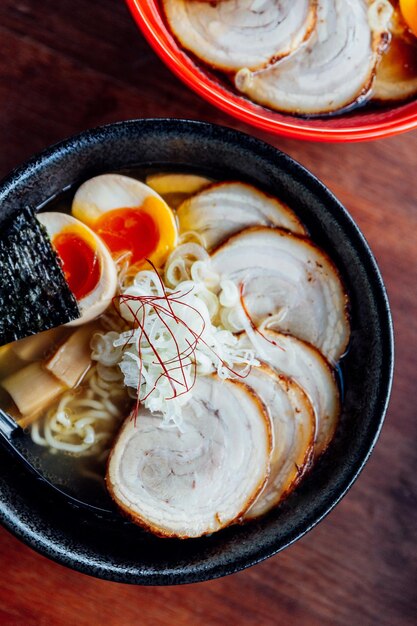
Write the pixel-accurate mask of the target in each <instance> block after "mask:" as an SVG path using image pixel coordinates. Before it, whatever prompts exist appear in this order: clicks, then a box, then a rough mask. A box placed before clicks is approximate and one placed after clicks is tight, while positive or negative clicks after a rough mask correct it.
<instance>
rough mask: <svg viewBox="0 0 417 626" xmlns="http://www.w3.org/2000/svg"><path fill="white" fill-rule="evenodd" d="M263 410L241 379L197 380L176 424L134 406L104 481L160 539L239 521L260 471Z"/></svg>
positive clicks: (268, 442) (262, 476)
mask: <svg viewBox="0 0 417 626" xmlns="http://www.w3.org/2000/svg"><path fill="white" fill-rule="evenodd" d="M271 450H272V433H271V422H270V417H269V414H268V413H267V411H266V409H265V407H264V405H263V404H262V402H261V401H260V399H259V397H258V396H257V395H256V394H255V393H254V392H253V391H252V390H251V389H250V388H249V387H248V386H247V385H245V384H244V383H242V382H240V381H235V380H230V379H229V380H225V381H221V380H220V379H219V378H217V377H216V376H207V377H199V378H197V379H196V383H195V385H194V387H193V394H192V397H191V400H190V401H189V402H188V403H187V404H186V406H184V408H183V422H182V425H181V429H178V428H166V427H163V426H162V419H161V418H160V417H159V416H155V415H151V414H150V413H148V412H146V411H145V410H141V411H140V412H139V415H138V416H137V419H136V424H135V421H134V420H132V419H128V420H127V421H126V422H125V424H124V425H123V427H122V430H121V432H120V434H119V436H118V439H117V441H116V444H115V446H114V448H113V450H112V452H111V455H110V460H109V464H108V471H107V477H106V482H107V486H108V489H109V491H110V494H111V496H112V497H113V499H114V500H115V502H116V503H117V504H118V506H119V507H120V508H121V509H122V511H123V512H124V513H126V514H127V515H128V516H129V517H130V518H131V519H132V520H133V521H134V522H136V523H138V524H140V525H141V526H144V527H145V528H147V529H149V530H151V531H152V532H154V533H156V534H158V535H161V536H170V537H178V538H187V537H200V536H201V535H205V534H208V533H212V532H214V531H216V530H219V529H220V528H223V527H224V526H227V525H229V524H231V523H232V522H233V521H235V520H237V519H239V518H240V517H241V516H242V515H243V514H244V513H245V512H246V510H247V509H248V508H249V506H250V505H251V504H252V502H253V501H254V500H255V498H256V497H257V495H258V494H259V492H260V490H261V489H262V487H263V485H264V483H265V481H266V479H267V477H268V474H269V464H270V456H271Z"/></svg>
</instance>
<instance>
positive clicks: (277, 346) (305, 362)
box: [241, 330, 340, 459]
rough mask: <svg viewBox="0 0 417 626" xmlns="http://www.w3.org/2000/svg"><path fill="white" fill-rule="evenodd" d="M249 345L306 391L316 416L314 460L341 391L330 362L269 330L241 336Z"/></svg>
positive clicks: (330, 429) (329, 434)
mask: <svg viewBox="0 0 417 626" xmlns="http://www.w3.org/2000/svg"><path fill="white" fill-rule="evenodd" d="M241 341H242V345H252V346H253V347H254V348H255V350H256V353H257V356H258V358H260V359H262V360H263V361H265V362H266V363H269V365H270V366H271V367H273V368H274V369H275V370H276V371H277V372H279V373H280V374H284V375H285V376H289V377H291V378H293V379H294V380H295V381H296V382H297V383H298V384H299V385H300V387H301V388H302V389H303V390H304V391H305V392H306V394H307V396H308V398H309V400H310V402H311V404H312V406H313V408H314V411H315V416H316V434H315V441H314V459H317V458H318V457H319V456H320V455H321V454H322V453H323V452H324V451H325V450H326V448H327V446H328V445H329V443H330V441H331V440H332V439H333V435H334V433H335V431H336V427H337V423H338V419H339V415H340V394H339V389H338V386H337V383H336V379H335V376H334V371H333V369H332V367H331V365H330V363H329V362H328V361H327V360H326V359H325V358H324V356H323V355H322V354H321V353H320V352H319V351H318V350H317V349H316V348H314V347H313V346H312V345H311V344H309V343H307V342H305V341H302V340H301V339H297V338H296V337H293V336H292V335H285V334H283V333H278V332H275V331H272V330H265V331H263V332H262V334H260V333H259V332H257V331H254V330H250V331H249V333H248V334H247V335H243V336H242V338H241Z"/></svg>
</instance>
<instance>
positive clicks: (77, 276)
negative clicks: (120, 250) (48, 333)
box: [37, 212, 117, 326]
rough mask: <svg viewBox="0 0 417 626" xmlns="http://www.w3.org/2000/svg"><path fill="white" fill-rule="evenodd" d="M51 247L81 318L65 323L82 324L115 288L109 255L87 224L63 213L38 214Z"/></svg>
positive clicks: (107, 302) (107, 301) (99, 310)
mask: <svg viewBox="0 0 417 626" xmlns="http://www.w3.org/2000/svg"><path fill="white" fill-rule="evenodd" d="M37 218H38V220H39V221H40V223H41V224H43V226H44V227H45V229H46V231H47V233H48V235H49V238H50V240H51V243H52V246H53V248H54V249H55V251H56V253H57V255H58V257H59V258H60V259H61V263H62V269H63V272H64V275H65V278H66V281H67V283H68V286H69V288H70V289H71V291H72V293H73V294H74V296H75V297H76V299H77V302H78V306H79V309H80V313H81V317H80V318H78V319H76V320H74V321H73V322H70V323H69V324H68V326H77V325H78V324H84V323H85V322H89V321H90V320H92V319H94V318H96V317H98V316H99V315H101V314H102V313H103V312H104V311H105V310H106V309H107V307H108V306H109V305H110V303H111V301H112V298H113V297H114V295H115V293H116V288H117V270H116V265H115V263H114V261H113V258H112V256H111V254H110V252H109V250H108V249H107V247H106V246H105V244H104V243H103V242H102V241H101V240H100V238H99V237H98V236H97V235H96V234H95V233H94V232H93V231H92V230H91V229H90V228H88V226H86V225H85V224H83V223H82V222H80V221H79V220H77V219H75V218H74V217H72V216H71V215H66V214H65V213H54V212H51V213H38V215H37Z"/></svg>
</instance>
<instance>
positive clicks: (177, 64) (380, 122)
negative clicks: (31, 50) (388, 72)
mask: <svg viewBox="0 0 417 626" xmlns="http://www.w3.org/2000/svg"><path fill="white" fill-rule="evenodd" d="M126 2H127V5H128V6H129V8H130V11H131V13H132V15H133V17H134V18H135V20H136V22H137V24H138V26H139V28H140V29H141V30H142V32H143V34H144V35H145V37H146V38H147V40H148V41H149V43H150V44H151V45H152V47H153V48H154V50H155V51H156V52H157V54H158V55H159V56H160V57H161V59H162V60H163V61H164V62H165V63H166V64H167V65H168V67H170V69H171V70H172V71H173V72H174V73H175V74H176V75H177V76H179V78H181V80H183V81H184V82H185V83H186V84H187V85H188V86H189V87H190V88H191V89H193V90H194V91H196V92H197V93H198V94H199V95H200V96H202V97H203V98H205V99H206V100H208V101H209V102H211V103H212V104H214V105H215V106H217V107H218V108H220V109H222V110H223V111H225V112H226V113H229V114H230V115H233V116H234V117H237V118H238V119H240V120H243V121H244V122H247V123H249V124H252V125H254V126H257V127H258V128H261V129H263V130H266V131H269V132H272V133H277V134H281V135H286V136H289V137H296V138H298V139H310V140H315V141H362V140H367V139H376V138H381V137H389V136H390V135H394V134H397V133H400V132H404V131H406V130H411V129H412V128H416V127H417V101H416V100H414V101H412V102H408V103H406V104H398V105H395V106H391V107H389V106H387V107H383V108H382V107H381V108H377V107H375V108H372V109H371V108H368V107H366V108H365V109H357V110H354V111H352V112H351V113H347V114H344V115H337V116H334V117H327V118H309V119H307V118H305V119H304V118H300V117H295V116H291V115H287V114H282V113H278V112H274V111H271V110H269V109H267V108H265V107H262V106H259V105H257V104H255V103H253V102H251V101H250V100H248V99H246V98H244V97H242V96H241V95H239V94H238V92H236V90H234V88H233V87H232V86H231V85H230V86H229V85H228V84H227V81H226V80H224V79H222V78H219V77H218V76H217V75H216V74H215V73H214V72H211V71H210V70H209V69H208V68H206V67H204V66H203V65H202V64H200V63H199V62H198V61H196V60H194V59H193V58H192V55H190V54H187V53H186V52H185V51H183V50H182V48H181V47H180V46H179V45H178V43H177V42H176V40H175V38H174V37H173V36H172V35H171V33H170V31H169V29H168V28H167V26H166V23H165V20H164V16H163V12H162V11H161V3H160V0H149V1H148V2H141V0H126Z"/></svg>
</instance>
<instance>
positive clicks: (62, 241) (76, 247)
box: [52, 230, 100, 300]
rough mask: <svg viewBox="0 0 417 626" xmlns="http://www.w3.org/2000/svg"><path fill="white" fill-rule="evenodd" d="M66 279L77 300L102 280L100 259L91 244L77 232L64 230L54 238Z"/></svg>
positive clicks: (53, 242) (53, 243)
mask: <svg viewBox="0 0 417 626" xmlns="http://www.w3.org/2000/svg"><path fill="white" fill-rule="evenodd" d="M52 245H53V246H54V248H55V250H56V252H57V254H58V256H59V257H60V259H61V261H62V269H63V271H64V275H65V278H66V281H67V283H68V286H69V288H70V289H71V291H72V293H73V294H74V296H75V297H76V299H77V300H81V299H82V298H84V297H85V296H87V295H88V294H89V293H91V292H92V291H93V289H94V288H95V287H96V286H97V284H98V282H99V280H100V261H99V259H98V256H97V253H96V251H95V250H94V248H92V247H91V246H90V244H89V243H88V242H87V241H86V240H85V239H84V238H83V237H81V236H80V235H79V234H78V233H77V232H73V231H71V230H64V231H62V232H60V233H58V234H57V235H55V236H54V237H53V239H52Z"/></svg>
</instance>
